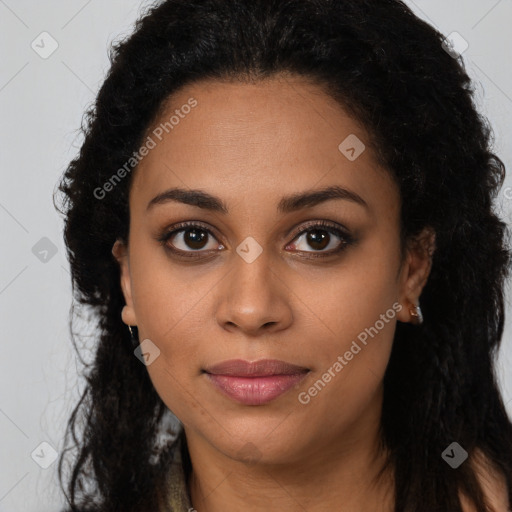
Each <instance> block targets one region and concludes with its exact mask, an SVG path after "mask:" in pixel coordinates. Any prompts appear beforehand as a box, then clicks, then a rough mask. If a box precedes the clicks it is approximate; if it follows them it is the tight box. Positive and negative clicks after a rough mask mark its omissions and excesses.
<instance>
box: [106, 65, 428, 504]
mask: <svg viewBox="0 0 512 512" xmlns="http://www.w3.org/2000/svg"><path fill="white" fill-rule="evenodd" d="M190 97H193V98H195V99H196V100H197V102H198V105H197V106H196V107H195V108H194V109H192V111H191V112H190V113H189V114H188V115H186V116H184V118H183V119H180V121H179V124H177V125H176V126H175V127H174V129H173V130H172V131H170V132H169V133H168V134H167V135H166V136H165V137H164V138H163V139H162V141H160V142H158V144H157V146H156V147H155V148H154V149H152V150H151V151H150V152H149V154H148V155H147V156H146V157H145V158H144V159H143V160H142V162H141V163H140V164H139V166H138V168H137V170H136V173H135V175H134V176H133V183H132V187H131V189H130V197H129V203H130V204H129V206H130V231H129V245H125V244H124V243H123V242H122V241H120V240H118V241H116V243H115V245H114V247H113V254H114V256H115V257H116V259H117V260H118V262H119V264H120V269H121V287H122V290H123V293H124V297H125V300H126V306H125V307H124V309H123V312H122V320H123V322H124V323H126V324H127V325H136V326H138V330H139V338H140V340H141V341H142V340H145V339H150V340H151V341H152V342H153V343H154V344H155V345H156V346H157V347H158V348H159V350H160V355H159V356H158V357H157V358H156V359H155V360H154V362H152V363H151V364H150V365H149V366H147V370H148V372H149V375H150V378H151V380H152V382H153V384H154V386H155V389H156V391H157V392H158V394H159V395H160V397H161V398H162V400H163V401H164V403H165V404H166V405H167V406H168V407H169V409H170V410H172V411H173V412H174V414H175V415H176V416H177V417H178V418H179V419H180V420H181V422H182V423H183V425H184V429H185V433H186V437H187V443H188V449H189V452H190V455H191V460H192V465H193V472H192V477H191V480H190V488H191V495H192V504H193V506H194V508H196V509H197V510H198V511H199V512H217V511H221V510H222V511H224V512H225V511H237V510H250V511H263V510H265V511H266V512H268V511H274V510H275V511H278V510H279V511H282V510H289V511H304V510H308V511H309V512H319V511H325V510H340V504H343V510H344V512H351V511H358V512H361V511H367V510H368V511H370V510H371V511H379V510H382V511H391V510H392V506H393V500H392V493H391V489H392V476H391V475H389V474H385V475H384V477H383V478H382V479H380V480H376V479H375V476H376V474H377V472H378V470H379V469H380V467H381V464H382V462H383V460H384V456H385V453H384V452H382V451H379V449H378V446H379V444H378V443H379V435H378V428H379V422H380V415H381V410H382V390H383V388H382V381H383V376H384V372H385V369H386V365H387V363H388V360H389V356H390V350H391V347H392V342H393V335H394V332H395V328H396V322H397V321H401V322H413V317H412V316H411V314H410V311H409V305H410V304H411V303H414V304H418V302H419V297H420V295H421V291H422V289H423V287H424V285H425V283H426V281H427V279H428V275H429V272H430V267H431V255H432V250H433V246H434V240H435V236H434V234H433V233H432V232H431V231H430V230H428V229H426V230H425V231H424V232H423V233H422V235H421V237H419V239H418V241H419V243H418V244H410V245H408V247H407V252H406V257H405V258H404V260H403V261H402V260H401V258H400V252H399V249H400V242H399V212H400V196H399V190H398V188H397V186H396V184H395V183H394V182H393V180H392V178H391V177H390V174H389V173H388V172H387V171H386V170H385V169H383V168H382V167H380V166H379V165H378V164H377V161H376V159H375V157H374V154H373V151H372V149H371V144H370V140H369V137H368V134H367V133H366V132H365V130H364V129H363V127H362V126H361V125H360V124H359V123H358V122H357V121H356V120H354V119H352V118H351V117H349V116H348V114H347V113H346V112H345V110H344V109H343V108H342V107H341V106H340V105H339V104H338V103H336V102H335V101H334V100H332V99H331V98H330V97H329V96H327V95H326V94H325V93H324V92H323V90H322V89H321V88H320V87H319V86H317V85H314V84H312V83H309V82H307V81H306V80H305V79H303V78H302V77H296V76H295V77H294V76H286V75H280V76H278V77H274V78H272V79H268V80H266V81H262V82H258V83H256V84H245V83H239V82H219V81H202V82H196V83H194V84H191V85H187V86H186V87H185V88H184V89H182V90H180V91H179V92H178V93H177V94H175V95H174V96H173V98H172V101H171V102H170V103H169V105H168V108H167V109H166V112H165V113H164V114H163V115H162V117H161V119H160V120H159V121H158V122H156V123H155V126H157V125H158V124H159V123H160V122H161V121H165V120H168V119H169V117H170V116H171V115H172V114H173V112H174V110H175V109H176V108H179V107H180V106H181V105H184V104H185V103H187V100H188V99H189V98H190ZM149 133H150V132H149ZM350 134H355V135H356V136H357V137H358V138H359V139H360V140H361V141H363V143H364V144H365V145H366V150H365V151H364V152H363V153H362V154H361V155H360V156H359V157H358V158H357V159H356V160H354V161H350V160H349V159H347V158H346V157H345V156H344V155H343V154H342V153H341V152H340V150H339V149H338V145H339V144H340V143H341V142H342V141H343V140H344V139H345V138H346V137H347V136H348V135H350ZM334 185H337V186H340V187H344V188H346V189H349V190H351V191H352V192H355V193H356V194H358V195H359V196H361V197H362V198H363V199H364V201H365V202H366V203H367V205H368V208H367V209H366V208H364V207H363V206H361V205H359V204H357V203H355V202H353V201H349V200H346V199H343V200H340V199H335V200H329V201H325V202H323V203H321V204H318V205H315V206H312V207H303V208H301V209H300V210H298V211H294V212H290V213H285V214H283V213H278V211H277V204H278V202H279V200H280V199H281V197H282V196H287V195H290V194H294V193H299V192H304V191H311V190H316V189H319V188H323V187H326V186H334ZM171 187H183V188H187V189H188V188H190V189H201V190H203V191H206V192H208V193H210V194H212V195H215V196H217V197H219V198H221V199H222V201H223V202H224V203H225V204H226V206H227V208H228V209H229V213H228V214H222V213H219V212H211V211H208V210H205V209H201V208H199V207H197V206H192V205H187V204H183V203H179V202H176V201H169V202H167V203H165V204H157V205H154V207H152V208H150V209H149V210H147V205H148V203H149V201H150V200H151V199H152V198H153V197H155V196H156V195H157V194H159V193H161V192H163V191H165V190H167V189H169V188H171ZM321 220H325V221H329V222H331V223H333V224H335V225H336V224H338V225H340V224H341V225H342V226H345V227H346V228H347V229H348V231H349V233H350V234H351V235H352V236H353V237H354V238H355V240H356V241H355V243H354V244H352V245H346V246H345V248H344V250H343V251H341V252H340V253H338V254H337V255H332V256H329V257H326V258H316V259H314V258H308V256H311V255H312V254H315V253H322V252H324V253H325V252H329V251H330V250H331V249H335V248H336V247H337V246H339V244H340V240H341V241H343V239H340V238H339V237H338V235H336V234H335V233H329V232H328V231H327V233H328V234H330V243H329V245H328V246H327V247H326V248H323V249H322V248H320V249H319V248H318V246H315V245H313V246H312V245H310V244H308V241H307V238H306V235H307V232H306V233H304V231H305V229H306V227H307V226H306V227H304V229H303V228H302V227H301V226H304V225H305V224H306V222H308V221H321ZM181 221H200V222H202V223H203V224H205V225H206V227H208V228H209V229H210V230H211V231H212V232H213V236H210V237H209V238H208V239H207V241H205V243H204V245H203V248H201V249H200V250H202V251H203V253H202V254H203V255H204V254H209V256H202V257H201V258H198V259H197V260H194V259H192V258H191V259H190V260H187V259H185V258H183V259H178V258H177V257H175V256H172V254H170V253H169V252H166V250H165V248H164V246H163V245H162V244H161V243H159V242H158V241H157V238H158V237H159V235H160V234H161V233H162V232H163V231H164V230H165V229H166V228H169V229H168V231H170V230H171V229H172V225H173V224H176V223H178V222H181ZM295 227H296V228H297V229H296V230H294V231H292V228H295ZM319 229H322V230H324V231H323V233H325V230H326V229H328V228H319ZM184 234H186V233H184V232H181V234H178V235H177V236H175V237H174V238H171V239H170V240H169V241H168V242H167V244H168V245H171V244H172V243H174V245H175V246H176V247H177V248H179V249H182V250H183V251H189V252H193V251H194V250H195V251H196V254H197V251H198V249H194V246H190V245H187V244H186V243H185V241H186V238H184V237H183V235H184ZM249 236H250V237H252V238H254V239H255V240H256V241H257V242H258V244H259V245H260V246H261V248H262V253H261V254H260V255H259V256H258V257H257V258H256V259H255V260H254V261H252V262H251V263H247V262H246V261H245V260H244V259H243V258H242V257H240V256H239V254H238V253H237V252H236V248H237V247H238V246H239V245H240V244H241V243H242V241H244V240H245V239H246V237H249ZM326 245H327V244H326ZM221 248H222V249H221ZM398 303H399V304H401V305H402V308H401V310H400V311H399V312H398V313H396V314H395V316H394V317H393V318H392V319H391V320H389V321H388V322H387V323H385V325H384V327H383V328H382V329H381V330H379V331H378V334H377V335H375V336H374V337H373V338H368V343H367V345H366V346H364V347H363V348H362V350H361V351H360V352H359V353H357V355H355V356H354V357H353V359H352V360H350V361H348V364H347V365H346V366H344V368H343V370H342V371H340V372H339V373H337V375H336V377H334V378H332V379H331V381H330V382H329V383H327V384H326V386H325V387H324V388H323V389H322V391H321V392H319V393H318V394H317V395H316V396H314V397H312V398H311V400H310V402H309V403H307V404H302V403H300V402H299V400H298V395H299V393H300V392H304V391H307V390H308V389H309V388H310V387H311V386H312V385H313V384H314V383H315V382H316V381H318V379H320V378H321V377H322V375H323V374H324V373H325V372H326V371H327V369H328V368H330V367H332V366H333V364H334V363H335V362H336V360H337V358H338V356H340V355H341V356H343V355H344V354H345V352H347V351H348V350H349V349H350V346H351V344H352V342H353V341H354V340H356V339H357V336H358V334H360V333H361V332H362V331H364V330H365V328H369V327H370V326H374V325H375V323H376V321H377V320H379V318H380V315H381V314H384V313H385V312H386V311H387V310H389V309H390V308H392V305H393V304H398ZM234 358H240V359H246V360H250V361H254V360H258V359H263V358H270V359H281V360H284V361H287V362H290V363H293V364H296V365H299V366H303V367H307V368H309V369H310V372H309V374H308V375H307V376H306V378H305V379H304V380H303V381H302V382H301V383H299V385H298V386H297V388H296V389H294V388H292V389H291V390H289V391H288V392H286V393H285V394H283V395H281V396H280V397H278V398H277V399H275V400H273V401H271V402H269V403H266V404H264V405H259V406H248V405H243V404H240V403H238V402H235V401H233V400H231V399H229V398H227V397H225V396H224V395H223V394H221V393H220V392H219V391H218V390H217V389H215V388H214V387H213V386H212V385H211V384H210V382H209V381H208V379H207V378H206V375H205V374H204V373H202V369H204V368H205V367H206V366H207V365H212V364H215V363H218V362H221V361H224V360H227V359H234Z"/></svg>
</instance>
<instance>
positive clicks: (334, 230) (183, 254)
mask: <svg viewBox="0 0 512 512" xmlns="http://www.w3.org/2000/svg"><path fill="white" fill-rule="evenodd" d="M192 228H197V229H200V230H201V231H204V232H206V233H207V234H208V236H211V237H213V238H215V239H216V237H215V235H214V233H212V231H211V230H210V229H208V228H207V227H206V226H205V225H204V224H202V223H201V222H198V221H187V222H180V223H178V224H176V225H174V226H172V228H171V230H170V231H169V230H166V231H164V232H163V233H162V234H160V235H159V236H158V237H157V241H158V242H160V244H161V245H162V246H163V247H164V248H165V249H166V250H167V251H169V252H171V253H173V254H175V255H177V256H178V257H180V258H196V259H198V258H202V256H200V254H201V253H202V252H209V251H202V250H196V251H194V250H192V251H183V250H181V249H175V248H172V247H171V246H169V245H167V241H168V240H169V239H170V238H171V237H172V236H173V235H176V234H177V233H180V232H182V231H187V230H188V229H192ZM315 230H319V231H326V232H328V233H331V234H335V235H336V236H337V237H339V238H341V239H342V242H341V243H340V246H339V247H338V248H337V249H334V250H332V249H331V250H330V251H327V252H316V253H315V252H314V251H313V252H312V254H311V255H310V256H306V258H309V259H314V258H326V257H329V256H333V255H334V254H338V253H340V252H342V251H344V250H345V249H346V248H347V247H348V246H350V245H352V244H354V243H355V242H356V240H355V238H354V237H352V236H351V235H349V234H348V233H347V232H346V231H344V230H343V229H341V228H339V227H337V226H336V225H334V224H332V223H330V222H327V221H318V222H314V223H311V224H308V225H307V226H306V227H305V228H304V229H302V230H301V231H299V232H298V233H296V234H295V236H294V238H293V240H295V239H296V238H298V237H299V236H301V235H303V234H304V233H308V232H310V231H315ZM293 240H292V241H293ZM297 252H306V253H308V254H310V252H311V251H297Z"/></svg>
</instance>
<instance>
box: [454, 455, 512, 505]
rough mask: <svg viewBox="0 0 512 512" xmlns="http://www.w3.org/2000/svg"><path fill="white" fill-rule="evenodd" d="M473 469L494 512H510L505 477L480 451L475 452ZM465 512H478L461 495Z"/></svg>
mask: <svg viewBox="0 0 512 512" xmlns="http://www.w3.org/2000/svg"><path fill="white" fill-rule="evenodd" d="M473 467H474V468H475V470H476V473H477V478H478V481H479V482H480V485H481V486H482V491H483V493H484V496H485V497H486V499H487V501H488V504H489V505H490V507H491V510H492V511H493V512H510V511H511V510H512V504H511V503H510V497H509V495H508V490H507V482H506V480H505V475H503V474H502V473H501V472H500V471H498V470H497V469H496V468H495V467H494V466H493V465H492V464H491V463H490V461H489V460H488V459H487V457H485V455H483V453H482V452H481V451H480V450H476V451H475V457H474V461H473ZM460 501H461V506H462V511H463V512H476V509H475V507H474V506H473V505H472V504H471V503H470V502H469V500H468V499H467V498H466V497H465V496H464V495H463V494H461V495H460Z"/></svg>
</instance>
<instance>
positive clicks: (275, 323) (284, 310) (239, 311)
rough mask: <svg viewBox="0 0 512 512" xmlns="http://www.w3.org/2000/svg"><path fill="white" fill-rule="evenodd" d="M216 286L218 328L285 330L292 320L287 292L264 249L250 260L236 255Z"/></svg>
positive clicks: (249, 331)
mask: <svg viewBox="0 0 512 512" xmlns="http://www.w3.org/2000/svg"><path fill="white" fill-rule="evenodd" d="M234 260H235V261H234V262H233V263H232V265H233V267H232V268H231V270H230V272H229V273H228V275H227V276H226V277H225V278H224V279H222V281H221V283H220V285H219V287H218V288H217V293H218V294H219V295H218V305H217V311H216V319H217V322H218V324H219V325H220V326H221V328H223V329H225V330H230V331H236V330H239V331H241V332H243V333H244V334H246V335H251V336H257V335H259V334H262V333H265V334H269V333H273V332H276V331H280V330H282V329H286V328H287V327H288V326H289V325H290V324H291V322H292V320H293V315H292V309H291V304H290V294H291V291H290V290H289V289H288V288H287V286H286V283H285V282H284V277H283V276H282V274H281V275H280V274H279V273H278V268H277V264H272V263H271V262H269V260H268V258H267V257H266V255H265V251H263V253H262V254H261V255H260V256H259V257H258V258H256V260H254V261H252V262H251V263H247V262H246V261H244V260H243V259H242V258H240V257H238V255H235V256H234Z"/></svg>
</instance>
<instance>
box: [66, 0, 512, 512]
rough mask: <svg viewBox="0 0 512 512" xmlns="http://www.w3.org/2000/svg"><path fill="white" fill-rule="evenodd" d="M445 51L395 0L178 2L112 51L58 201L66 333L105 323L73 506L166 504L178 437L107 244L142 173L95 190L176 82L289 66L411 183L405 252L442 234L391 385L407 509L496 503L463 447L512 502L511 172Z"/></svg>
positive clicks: (482, 507)
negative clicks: (141, 357) (509, 348)
mask: <svg viewBox="0 0 512 512" xmlns="http://www.w3.org/2000/svg"><path fill="white" fill-rule="evenodd" d="M443 41H444V36H443V35H442V34H441V33H439V32H438V31H437V30H435V29H434V28H433V27H431V26H430V25H429V24H427V23H425V22H423V21H421V20H420V19H419V18H417V17H416V16H415V15H414V14H413V13H412V12H411V10H410V9H409V8H408V7H407V6H406V5H405V4H404V3H403V2H402V1H398V0H165V1H162V2H160V3H158V4H153V5H151V6H149V7H148V8H147V11H145V12H144V13H143V14H142V15H141V17H140V19H139V20H138V21H137V22H136V25H135V30H134V32H133V34H132V35H130V36H129V37H127V38H126V39H124V40H122V41H118V42H115V43H114V44H113V45H112V46H111V49H110V54H109V57H110V61H111V67H110V70H109V72H108V74H107V76H106V79H105V81H104V83H103V84H102V86H101V89H100V91H99V93H98V95H97V98H96V101H95V103H94V104H93V105H92V106H90V107H89V108H88V110H87V111H86V113H85V114H84V119H83V121H82V127H81V132H82V133H83V135H84V140H83V143H82V145H81V149H80V152H79V154H78V156H77V157H76V158H75V159H74V160H72V161H71V163H70V164H69V166H68V167H67V169H66V170H65V172H64V174H63V176H62V178H61V180H60V182H59V184H58V192H60V193H61V196H62V197H61V203H60V205H59V206H57V205H56V208H57V209H58V210H59V211H60V212H61V213H62V214H63V215H64V216H65V229H64V240H65V244H66V247H67V254H68V258H69V261H70V266H71V276H72V283H73V296H74V298H75V299H76V307H74V308H73V311H72V314H71V324H72V325H73V319H74V318H76V316H77V314H78V313H79V312H81V311H85V310H87V311H89V312H90V313H91V317H92V318H93V319H94V320H96V322H97V326H98V333H97V338H96V341H97V344H95V345H94V354H93V358H92V360H91V361H90V362H85V361H83V364H84V368H83V374H84V376H85V380H86V383H85V386H84V389H83V393H82V394H81V397H80V400H79V402H78V404H77V405H76V407H75V408H74V410H73V413H72V415H71V417H70V419H69V422H68V425H67V431H66V438H65V450H64V451H63V453H62V455H61V457H60V460H59V479H60V483H61V486H62V488H63V490H64V493H65V495H66V498H67V501H68V503H69V505H70V507H71V510H72V511H77V510H90V511H99V510H102V511H106V510H122V511H123V512H130V511H134V512H135V511H137V512H141V511H152V512H154V511H156V510H161V508H159V507H161V506H162V505H161V504H162V503H164V502H165V500H166V485H167V484H168V482H167V484H166V478H167V473H166V468H168V467H169V465H170V462H171V461H172V458H173V447H174V446H175V445H176V443H175V442H174V441H172V440H171V441H170V442H168V443H166V444H165V443H164V445H163V446H162V445H161V433H162V428H163V427H162V426H163V425H164V424H165V421H166V416H167V414H168V413H169V410H168V409H167V407H166V406H165V404H164V403H163V402H162V400H161V398H160V397H159V396H158V394H157V393H156V391H155V389H154V387H153V385H152V383H151V381H150V379H149V376H148V372H147V370H146V368H145V366H144V365H142V364H141V363H140V362H139V361H138V360H137V358H136V357H134V354H133V348H132V345H131V343H130V336H129V331H128V329H127V327H126V325H125V324H123V323H122V321H121V310H122V308H123V306H124V304H125V302H124V297H123V294H122V291H121V287H120V273H119V272H120V271H119V265H118V263H117V261H116V260H115V259H114V257H113V256H112V253H111V250H112V246H113V244H114V241H115V240H116V239H117V238H120V239H122V240H125V241H127V240H128V232H129V207H128V193H129V189H130V183H131V176H133V173H132V174H131V175H130V176H127V177H125V178H124V179H122V180H120V181H119V183H117V184H116V186H115V190H113V191H111V192H109V193H107V194H104V197H101V198H99V194H98V190H100V189H101V188H102V187H103V186H104V184H105V183H106V182H107V181H108V180H109V179H110V178H111V177H112V175H113V174H114V173H115V172H116V171H117V170H118V169H119V168H121V167H122V166H123V165H124V164H125V163H126V162H127V161H128V160H129V159H130V158H131V157H132V156H133V153H134V152H136V151H137V150H138V148H139V147H140V146H141V144H142V142H143V140H144V136H145V134H146V133H147V130H148V128H150V127H151V123H153V122H154V121H155V119H158V116H159V114H160V113H161V111H162V108H163V105H164V103H165V100H167V99H168V98H169V97H170V95H171V94H172V93H174V92H175V91H177V90H178V89H180V88H182V87H183V86H185V85H186V84H188V83H193V82H194V81H197V80H199V79H213V80H230V79H236V80H240V81H250V80H261V79H264V78H266V77H272V76H273V75H275V74H277V73H281V72H291V73H294V74H296V75H300V76H302V77H305V78H308V79H312V80H314V81H315V82H316V83H317V84H319V85H321V86H322V87H324V90H325V91H326V92H328V94H329V95H330V96H331V97H332V98H334V99H335V100H337V101H338V102H339V103H340V104H341V105H342V106H343V107H344V108H346V109H348V110H349V112H350V113H351V115H353V116H354V118H355V119H357V120H358V121H359V122H361V123H362V124H363V125H364V127H365V128H366V130H367V133H368V134H369V136H370V140H371V142H372V145H373V146H374V148H375V155H376V158H377V159H378V160H379V162H382V163H383V164H384V165H385V167H386V168H387V169H388V170H389V172H390V173H391V175H392V176H393V177H394V179H395V181H396V183H397V185H398V187H399V191H400V197H401V220H400V223H401V225H400V229H401V234H402V241H403V243H404V242H405V241H407V240H411V239H413V238H414V237H415V235H417V234H418V233H420V231H421V230H422V229H423V228H424V227H426V226H430V227H432V228H433V229H434V230H435V232H436V250H435V253H434V255H433V260H432V269H431V274H430V277H429V279H428V282H427V284H426V286H425V288H424V289H423V293H422V295H421V305H422V310H423V312H424V317H425V321H424V323H423V324H422V325H420V326H413V325H411V324H406V323H400V322H399V323H398V324H397V328H396V333H395V339H394V343H393V349H392V353H391V358H390V361H389V364H388V367H387V370H386V374H385V377H384V402H383V413H382V421H381V434H382V440H383V443H385V446H386V447H387V448H388V449H389V453H390V455H389V459H388V463H389V465H390V467H392V468H393V472H394V473H393V474H394V475H395V503H396V504H395V512H432V511H436V510H439V511H443V512H446V511H447V510H450V511H451V512H457V511H461V505H460V502H459V492H462V493H463V494H464V495H466V496H467V497H468V498H469V499H470V500H471V501H472V502H473V503H474V504H475V506H476V508H477V510H478V512H484V511H486V510H488V509H487V508H486V507H487V506H486V504H485V496H484V493H483V491H482V488H481V486H480V485H479V482H478V478H477V475H476V473H475V468H474V467H473V465H472V464H462V465H461V466H460V467H459V468H458V469H452V468H451V467H450V466H449V465H448V464H447V463H446V462H445V461H444V460H443V458H442V457H441V454H442V452H443V451H444V450H445V449H446V447H447V446H448V445H449V444H450V443H452V442H453V441H457V442H458V443H459V444H460V445H461V446H462V447H463V448H464V449H465V450H466V451H467V452H468V453H469V454H470V459H469V460H470V461H471V460H473V456H474V454H475V450H476V451H479V452H481V453H482V454H483V455H485V457H486V458H487V459H488V460H489V461H490V462H491V463H492V465H493V466H494V467H495V468H496V469H497V470H499V471H501V472H502V473H503V474H504V475H505V478H506V483H507V488H508V491H509V493H511V494H512V425H511V422H510V419H509V418H508V416H507V412H506V409H505V407H504V403H503V400H502V397H501V395H500V392H499V387H498V385H497V377H496V374H495V369H494V362H495V357H496V354H497V350H498V348H499V345H500V341H501V338H502V334H503V327H504V285H505V280H506V278H507V277H508V273H509V267H510V261H511V252H510V250H509V246H508V231H507V226H506V224H505V223H504V222H502V220H500V218H499V217H498V216H497V215H496V214H495V212H494V211H493V200H494V199H495V198H496V196H497V194H498V193H499V190H500V188H501V186H502V184H503V180H504V174H505V169H504V165H503V163H502V161H501V160H500V159H499V157H498V156H496V155H495V154H494V153H493V150H492V143H493V140H492V131H491V128H490V126H489V123H488V121H487V120H486V119H485V118H484V117H483V116H482V115H481V114H479V113H478V111H477V108H476V105H475V102H474V88H473V86H472V83H471V81H470V79H469V77H468V75H467V73H466V71H465V68H464V63H463V61H462V59H461V58H454V57H453V56H452V55H450V54H449V53H448V52H447V51H445V50H444V48H443V47H442V43H443ZM402 248H403V246H402ZM72 341H73V344H74V347H75V349H76V350H77V351H78V353H80V350H79V348H78V346H77V343H76V339H75V338H74V336H73V334H72ZM164 430H165V428H164ZM71 456H73V457H72V458H71ZM70 458H71V460H69V459H70ZM66 467H67V468H68V470H66Z"/></svg>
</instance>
